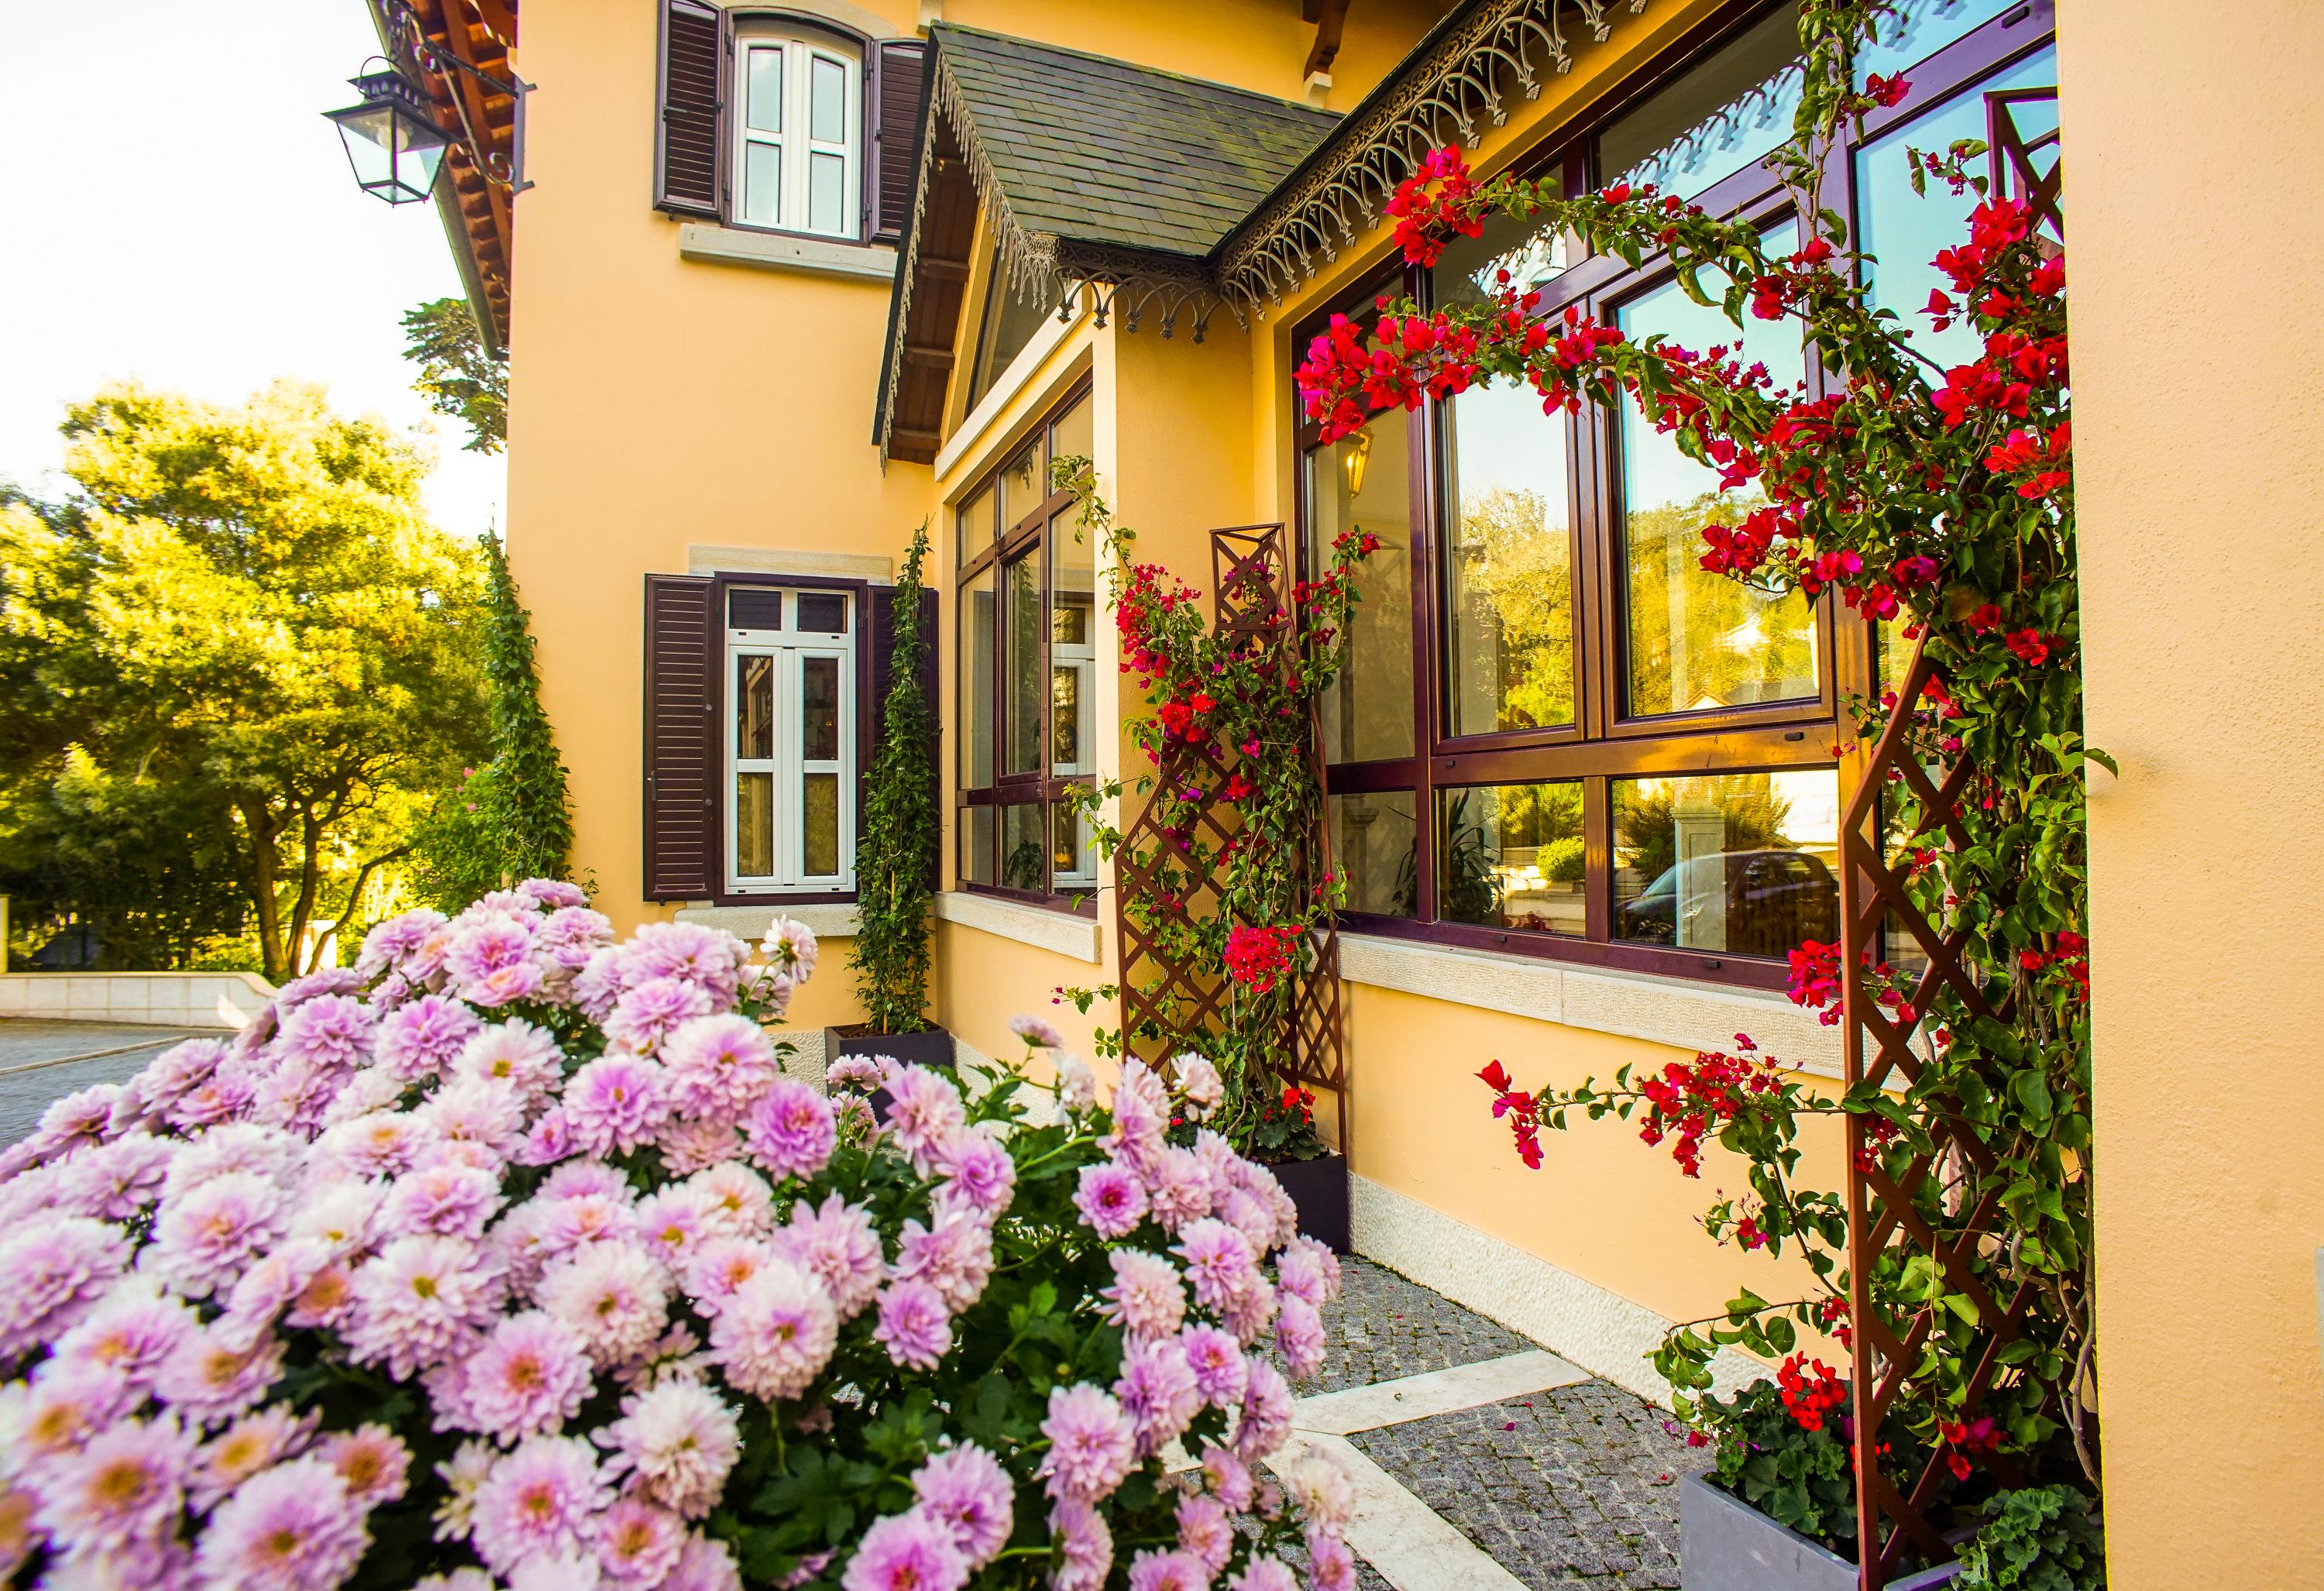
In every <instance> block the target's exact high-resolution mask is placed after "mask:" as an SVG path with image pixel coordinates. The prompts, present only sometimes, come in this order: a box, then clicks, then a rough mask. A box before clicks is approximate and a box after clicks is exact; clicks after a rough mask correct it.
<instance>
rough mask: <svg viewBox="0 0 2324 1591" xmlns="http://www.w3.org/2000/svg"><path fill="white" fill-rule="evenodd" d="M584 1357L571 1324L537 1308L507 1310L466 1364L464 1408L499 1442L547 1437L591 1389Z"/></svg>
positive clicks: (478, 1426) (560, 1426)
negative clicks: (504, 1317)
mask: <svg viewBox="0 0 2324 1591" xmlns="http://www.w3.org/2000/svg"><path fill="white" fill-rule="evenodd" d="M592 1388H593V1383H592V1382H591V1380H590V1377H589V1356H588V1355H587V1353H586V1352H585V1351H584V1350H583V1348H582V1345H581V1339H580V1338H578V1337H577V1336H576V1335H575V1334H574V1332H573V1329H572V1328H570V1327H568V1326H567V1325H566V1324H565V1323H564V1322H563V1321H561V1320H557V1319H556V1318H554V1317H553V1316H551V1315H549V1313H548V1312H547V1311H543V1310H526V1311H523V1312H522V1313H521V1314H515V1315H511V1316H510V1317H508V1319H506V1320H503V1321H502V1322H501V1323H500V1324H499V1325H497V1326H495V1327H493V1329H492V1334H491V1335H490V1336H489V1337H487V1338H484V1346H483V1347H479V1348H478V1349H477V1350H476V1352H475V1355H474V1356H471V1357H470V1358H469V1359H468V1360H467V1361H466V1369H465V1375H464V1379H463V1382H462V1384H461V1402H463V1404H464V1405H465V1408H464V1411H463V1412H465V1413H466V1414H467V1415H468V1416H469V1418H470V1420H471V1421H473V1423H474V1426H475V1429H476V1430H481V1431H483V1432H484V1434H485V1435H486V1436H489V1437H492V1438H493V1439H495V1440H498V1441H502V1442H510V1443H512V1442H516V1441H519V1440H521V1439H523V1438H525V1437H531V1436H553V1435H555V1434H556V1433H557V1432H558V1431H559V1430H563V1429H564V1426H565V1422H566V1421H568V1420H570V1419H572V1418H573V1416H574V1415H576V1414H577V1413H579V1412H581V1405H582V1404H583V1403H584V1402H586V1401H587V1400H588V1397H589V1393H590V1392H591V1390H592Z"/></svg>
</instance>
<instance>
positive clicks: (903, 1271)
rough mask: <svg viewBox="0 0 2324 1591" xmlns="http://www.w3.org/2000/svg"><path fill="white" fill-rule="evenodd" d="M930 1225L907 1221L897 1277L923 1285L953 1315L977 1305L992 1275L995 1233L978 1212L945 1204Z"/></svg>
mask: <svg viewBox="0 0 2324 1591" xmlns="http://www.w3.org/2000/svg"><path fill="white" fill-rule="evenodd" d="M928 1219H929V1221H930V1223H931V1224H930V1225H928V1226H925V1227H924V1226H922V1225H921V1224H920V1223H919V1221H918V1220H917V1219H914V1220H908V1221H906V1222H905V1223H904V1229H903V1231H902V1233H901V1234H900V1235H899V1237H898V1238H897V1243H896V1267H895V1274H897V1275H898V1276H899V1277H900V1278H902V1279H903V1280H906V1281H910V1282H925V1283H927V1284H928V1285H929V1286H931V1287H933V1288H935V1289H936V1292H939V1293H941V1294H942V1295H943V1297H944V1301H945V1308H946V1309H948V1310H950V1311H952V1312H953V1313H954V1314H955V1315H956V1314H958V1313H960V1312H961V1311H963V1310H965V1309H966V1308H968V1307H969V1305H971V1304H973V1303H974V1302H975V1301H977V1300H978V1298H980V1297H982V1295H983V1292H984V1284H985V1283H986V1282H987V1281H988V1280H990V1279H991V1275H992V1227H991V1223H990V1222H989V1221H987V1220H985V1219H982V1217H981V1216H980V1215H979V1214H978V1212H977V1211H975V1210H973V1209H951V1208H946V1207H945V1206H943V1205H941V1204H939V1206H938V1207H937V1209H936V1210H934V1211H933V1212H931V1213H930V1215H929V1218H928Z"/></svg>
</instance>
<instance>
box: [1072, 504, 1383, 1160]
mask: <svg viewBox="0 0 2324 1591" xmlns="http://www.w3.org/2000/svg"><path fill="white" fill-rule="evenodd" d="M1211 574H1212V592H1213V596H1212V608H1213V626H1214V629H1215V630H1216V633H1218V634H1219V635H1221V636H1223V637H1227V638H1230V639H1232V640H1234V641H1235V642H1236V643H1237V644H1238V645H1240V646H1245V647H1249V648H1257V649H1263V650H1265V651H1268V652H1269V653H1271V654H1273V655H1274V657H1275V658H1276V659H1277V667H1280V668H1281V669H1282V670H1283V671H1284V672H1285V673H1286V675H1288V674H1289V673H1291V672H1292V671H1293V670H1294V669H1296V666H1297V659H1296V658H1294V657H1292V656H1291V652H1290V648H1291V647H1292V646H1293V645H1294V644H1295V637H1296V629H1295V627H1294V625H1293V623H1292V621H1291V604H1292V600H1293V592H1292V575H1291V561H1290V551H1289V547H1288V545H1287V541H1286V537H1285V535H1284V529H1283V527H1282V526H1281V525H1279V524H1276V525H1248V526H1238V527H1235V528H1233V529H1224V530H1213V531H1212V532H1211ZM1318 738H1319V737H1318V735H1317V726H1316V722H1315V711H1314V704H1312V703H1311V704H1309V707H1308V722H1307V736H1306V758H1307V766H1308V772H1309V777H1311V778H1313V779H1314V786H1315V788H1317V789H1318V790H1320V789H1321V788H1322V787H1323V765H1322V761H1321V754H1320V751H1319V750H1318V745H1317V742H1318ZM1241 763H1242V756H1241V753H1240V752H1239V751H1237V750H1235V748H1233V747H1232V746H1220V745H1216V744H1213V743H1209V742H1205V743H1203V744H1201V745H1192V744H1188V743H1187V742H1185V741H1183V740H1172V741H1171V742H1170V744H1169V748H1168V750H1167V751H1166V752H1165V753H1164V755H1163V759H1162V764H1161V767H1160V768H1157V770H1156V777H1155V796H1156V799H1152V800H1149V801H1148V802H1147V803H1146V805H1144V807H1143V808H1141V809H1140V811H1139V814H1138V815H1137V817H1136V818H1134V819H1133V820H1131V822H1130V826H1129V828H1128V830H1127V831H1126V832H1125V833H1124V834H1123V837H1122V843H1121V846H1120V850H1119V851H1117V852H1116V855H1115V868H1116V876H1115V886H1116V887H1115V891H1114V932H1115V933H1116V934H1117V935H1118V936H1119V938H1120V945H1121V971H1120V990H1121V1030H1122V1043H1123V1045H1124V1047H1125V1048H1126V1049H1127V1050H1129V1051H1130V1053H1135V1054H1138V1055H1140V1056H1142V1057H1144V1058H1146V1059H1147V1060H1149V1061H1157V1062H1158V1061H1161V1060H1165V1059H1167V1058H1168V1057H1169V1056H1170V1055H1172V1054H1175V1053H1177V1052H1178V1051H1180V1050H1183V1049H1200V1048H1202V1047H1203V1040H1204V1036H1205V1035H1207V1034H1209V1033H1212V1032H1214V1031H1216V1030H1217V1028H1218V1027H1219V1026H1220V1025H1222V1024H1223V1023H1224V1022H1225V1021H1226V1019H1227V1016H1228V1002H1229V1001H1230V999H1231V998H1233V990H1232V989H1231V985H1230V984H1229V983H1228V981H1227V979H1226V978H1225V976H1224V974H1223V972H1222V970H1221V969H1220V968H1219V967H1218V966H1216V965H1214V964H1213V962H1212V960H1211V957H1210V954H1209V952H1202V953H1199V954H1198V953H1196V941H1195V937H1194V929H1195V924H1198V923H1202V922H1205V921H1209V920H1212V919H1213V918H1215V917H1216V916H1217V915H1218V914H1219V913H1220V911H1221V910H1222V907H1223V906H1224V903H1223V901H1222V899H1221V897H1220V895H1219V890H1218V885H1217V881H1216V879H1215V878H1213V877H1212V876H1210V875H1209V874H1208V873H1207V872H1205V871H1200V870H1197V869H1195V868H1194V867H1193V866H1192V865H1191V864H1190V862H1189V860H1187V859H1188V857H1189V855H1190V853H1191V851H1193V850H1194V848H1196V847H1200V848H1202V849H1203V850H1206V851H1212V852H1213V853H1215V852H1216V851H1217V850H1218V848H1219V847H1221V846H1222V845H1224V844H1225V843H1226V842H1227V841H1229V840H1231V839H1232V838H1233V837H1234V834H1235V832H1236V831H1237V830H1238V829H1239V828H1240V813H1239V812H1238V810H1237V808H1236V806H1235V805H1234V804H1233V803H1231V802H1230V801H1227V800H1226V799H1225V798H1224V796H1223V794H1222V793H1223V791H1224V789H1225V787H1226V783H1227V781H1228V779H1229V778H1231V777H1233V775H1234V773H1235V772H1236V770H1237V768H1240V766H1241ZM1166 792H1176V794H1177V796H1178V797H1179V798H1178V799H1177V800H1176V801H1167V802H1166V801H1164V800H1162V799H1161V798H1160V797H1161V796H1163V795H1164V794H1165V793H1166ZM1140 858H1145V859H1148V860H1139V859H1140ZM1330 867H1331V849H1330V839H1329V835H1328V833H1327V832H1326V830H1325V827H1324V825H1323V822H1322V815H1321V813H1320V811H1319V813H1318V818H1317V823H1316V827H1315V831H1314V833H1313V834H1312V835H1310V836H1309V838H1308V840H1307V842H1306V844H1305V846H1304V847H1303V848H1302V853H1301V855H1300V856H1299V858H1298V859H1297V865H1296V871H1297V874H1298V876H1299V877H1301V878H1305V879H1306V880H1308V881H1310V883H1311V884H1312V883H1313V882H1314V881H1315V880H1317V879H1319V878H1321V876H1322V875H1323V873H1324V872H1326V871H1328V870H1329V869H1330ZM1133 901H1136V902H1139V903H1141V905H1142V908H1143V915H1142V916H1141V915H1139V914H1134V913H1133V912H1132V910H1131V909H1130V908H1131V903H1132V902H1133ZM1309 952H1310V953H1309V954H1308V956H1307V957H1306V958H1305V960H1306V965H1305V966H1304V967H1303V968H1302V969H1301V970H1300V971H1299V974H1298V976H1297V978H1296V980H1295V981H1294V983H1293V986H1292V989H1291V998H1289V1000H1288V1001H1286V1002H1283V1003H1282V1025H1283V1032H1282V1034H1281V1035H1280V1038H1279V1041H1278V1044H1277V1048H1276V1054H1277V1057H1278V1059H1277V1062H1276V1064H1275V1071H1277V1074H1278V1075H1279V1076H1280V1077H1281V1078H1282V1079H1283V1081H1286V1082H1296V1083H1297V1084H1298V1085H1299V1086H1300V1087H1302V1088H1304V1089H1308V1090H1325V1091H1327V1092H1329V1093H1330V1094H1332V1095H1333V1099H1334V1102H1335V1104H1336V1105H1337V1107H1338V1111H1337V1114H1338V1118H1339V1127H1340V1148H1341V1151H1342V1153H1345V1152H1346V1150H1347V1148H1348V1139H1349V1131H1350V1128H1349V1117H1348V1109H1347V1053H1346V1047H1345V1045H1344V1044H1343V1043H1342V1020H1341V1015H1342V1007H1341V998H1340V941H1339V933H1338V931H1337V930H1336V929H1333V928H1331V927H1325V928H1322V929H1319V930H1316V931H1315V932H1314V933H1312V934H1311V935H1310V937H1309Z"/></svg>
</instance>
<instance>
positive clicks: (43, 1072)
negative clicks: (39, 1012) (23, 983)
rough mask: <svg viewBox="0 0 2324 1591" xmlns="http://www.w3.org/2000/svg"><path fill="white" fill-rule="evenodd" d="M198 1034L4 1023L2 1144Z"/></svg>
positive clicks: (0, 1049)
mask: <svg viewBox="0 0 2324 1591" xmlns="http://www.w3.org/2000/svg"><path fill="white" fill-rule="evenodd" d="M198 1036H199V1035H198V1032H197V1030H195V1029H193V1028H189V1027H132V1026H129V1025H126V1024H123V1023H113V1022H34V1021H26V1020H23V1019H20V1018H9V1019H6V1020H0V1144H13V1143H14V1142H15V1141H16V1140H17V1139H19V1138H21V1137H23V1136H25V1135H26V1134H28V1133H30V1132H31V1131H32V1129H33V1128H34V1127H37V1126H39V1125H40V1120H41V1112H42V1111H43V1110H46V1109H47V1108H49V1106H50V1105H51V1103H52V1102H53V1101H55V1100H57V1099H62V1098H63V1097H64V1096H65V1095H67V1094H69V1093H71V1092H73V1091H74V1090H77V1089H85V1088H88V1086H89V1085H91V1084H92V1083H106V1082H122V1081H126V1080H128V1079H130V1078H133V1077H134V1076H136V1075H137V1074H138V1073H139V1072H140V1071H143V1070H144V1069H145V1063H146V1062H149V1061H151V1060H152V1059H153V1057H154V1056H156V1055H158V1054H160V1053H161V1052H162V1051H163V1050H166V1049H168V1048H169V1047H170V1046H171V1044H176V1043H178V1042H179V1041H180V1039H188V1038H194V1037H198ZM213 1036H215V1035H213Z"/></svg>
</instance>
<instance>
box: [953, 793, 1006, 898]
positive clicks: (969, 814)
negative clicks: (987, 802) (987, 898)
mask: <svg viewBox="0 0 2324 1591" xmlns="http://www.w3.org/2000/svg"><path fill="white" fill-rule="evenodd" d="M992 812H993V809H992V808H991V807H989V806H964V807H962V808H961V809H960V876H961V878H963V879H964V880H966V881H967V882H968V883H971V884H993V883H998V882H999V881H1000V875H999V873H998V872H996V871H995V869H994V868H993V865H992V858H993V851H992V827H993V816H992Z"/></svg>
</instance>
